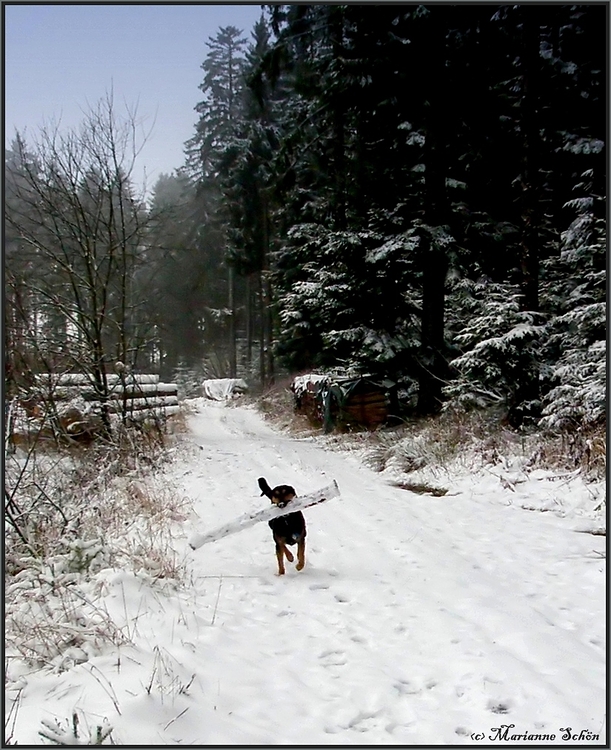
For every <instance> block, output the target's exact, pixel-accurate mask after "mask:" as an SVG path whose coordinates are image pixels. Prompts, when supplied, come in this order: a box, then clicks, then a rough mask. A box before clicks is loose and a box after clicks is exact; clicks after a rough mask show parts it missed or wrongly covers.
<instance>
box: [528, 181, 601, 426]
mask: <svg viewBox="0 0 611 750" xmlns="http://www.w3.org/2000/svg"><path fill="white" fill-rule="evenodd" d="M591 177H592V175H591V172H585V173H584V174H583V175H582V182H580V183H579V185H578V186H577V189H578V190H581V191H585V192H586V193H587V192H588V191H589V190H590V188H591V186H590V184H589V181H590V180H591ZM595 204H596V200H595V199H594V198H592V197H583V198H580V199H579V198H578V199H575V200H573V201H569V203H567V204H566V207H567V208H572V209H574V210H576V212H577V216H576V218H575V220H574V221H573V222H572V223H571V225H570V226H569V227H568V229H567V230H566V231H565V232H564V233H563V234H562V237H561V243H560V253H559V255H558V256H556V257H554V258H552V259H550V260H549V261H548V262H547V263H546V264H545V267H544V270H545V273H546V276H547V280H546V283H545V284H544V285H543V290H542V300H543V303H544V304H545V305H546V306H548V307H549V308H550V309H551V310H552V312H553V317H552V318H551V320H550V322H549V323H548V326H547V330H546V334H547V336H546V339H547V340H546V350H545V354H546V357H547V358H548V359H550V360H552V364H551V367H550V372H549V386H550V387H549V390H548V392H547V393H546V394H545V396H544V400H543V417H542V420H541V425H542V426H543V427H545V428H547V429H554V430H558V429H565V428H569V429H574V428H576V427H581V426H584V427H590V426H592V425H596V424H602V423H603V422H604V420H605V409H606V393H605V392H606V353H607V347H606V306H605V288H606V234H605V225H604V221H603V220H602V219H597V218H596V216H595V214H594V209H595V207H596V206H595Z"/></svg>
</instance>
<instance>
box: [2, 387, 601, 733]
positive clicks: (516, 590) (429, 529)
mask: <svg viewBox="0 0 611 750" xmlns="http://www.w3.org/2000/svg"><path fill="white" fill-rule="evenodd" d="M196 407H197V411H196V413H195V414H194V415H193V416H192V417H191V418H190V428H191V434H190V436H189V437H188V439H186V440H185V448H184V451H183V454H182V456H181V458H180V459H179V460H178V461H176V462H175V463H174V464H173V465H171V466H170V467H169V468H167V469H166V470H165V472H166V478H167V482H168V483H171V484H173V485H174V486H177V487H182V491H183V492H184V493H186V494H187V495H189V496H190V497H191V498H192V499H193V501H194V516H193V518H192V520H191V521H189V522H187V523H186V524H184V526H183V527H181V531H180V533H179V534H177V537H176V541H175V544H176V546H177V548H178V551H179V552H180V554H181V555H183V556H184V558H185V560H187V561H188V567H189V571H190V573H189V580H187V581H186V582H185V585H183V586H180V587H175V588H173V587H171V586H167V585H166V587H165V588H164V587H160V586H158V585H155V586H151V585H150V579H149V578H141V577H139V576H137V575H136V576H135V575H132V574H129V573H127V572H122V571H120V570H114V571H111V570H108V571H106V572H105V578H104V585H103V586H99V587H98V589H99V590H98V593H97V597H98V598H97V599H96V604H97V606H98V607H99V608H100V609H101V610H102V609H103V610H105V611H107V612H108V613H109V614H110V615H111V616H112V618H113V619H114V620H115V622H116V623H117V624H118V625H119V627H121V628H122V630H123V632H124V633H125V634H126V635H127V636H128V639H129V643H127V644H125V645H122V646H117V647H114V648H110V647H109V648H108V650H107V651H106V653H105V655H98V656H93V657H92V658H90V659H89V660H88V661H86V662H84V663H81V664H76V665H75V666H74V667H73V668H71V669H69V670H67V671H62V672H59V673H56V672H53V671H51V670H48V671H38V672H32V671H31V672H29V673H28V672H27V670H25V669H23V670H22V673H21V675H19V674H18V671H19V670H18V669H17V667H16V666H13V667H12V675H11V679H12V680H13V682H12V683H11V684H10V686H9V687H10V690H11V691H12V692H9V697H11V696H13V697H14V695H15V694H16V690H17V689H18V688H19V689H20V692H19V695H20V704H19V709H18V711H17V712H14V716H16V719H15V722H14V731H13V738H14V740H16V741H17V742H18V743H19V744H28V743H39V742H40V737H39V736H38V729H39V728H40V722H41V720H46V721H54V720H57V721H59V722H60V723H61V724H62V726H66V719H67V718H68V717H70V716H71V715H72V713H73V711H75V710H76V711H77V712H79V716H80V717H81V723H83V722H88V723H89V724H90V726H91V727H93V726H95V725H96V724H103V723H104V719H107V720H108V723H109V724H110V725H111V726H112V739H113V740H114V742H116V743H117V744H125V745H132V744H141V745H161V744H183V745H188V744H195V745H221V744H229V745H258V744H266V745H267V744H284V745H291V744H303V745H324V744H338V745H377V744H390V745H392V744H399V745H422V744H431V743H433V744H440V745H460V744H469V745H473V744H478V743H480V744H482V745H485V744H490V742H491V741H492V742H494V741H495V740H494V739H493V738H495V732H496V729H495V728H499V731H500V732H501V735H499V736H496V740H498V742H499V744H502V743H503V741H505V742H506V741H507V740H508V739H509V737H510V736H511V735H512V734H513V735H518V734H519V735H525V736H526V739H524V738H522V739H519V740H517V742H518V743H519V742H526V743H528V742H529V740H528V736H529V735H530V736H531V737H533V739H531V744H536V745H541V744H546V742H545V740H544V739H541V737H542V736H549V737H550V740H551V744H563V741H562V737H563V735H566V732H567V731H569V730H568V729H567V728H569V727H570V728H571V729H570V733H572V734H573V735H578V734H579V732H582V731H583V732H584V733H585V732H587V733H589V734H583V735H582V739H586V740H588V738H591V740H590V742H589V743H586V744H591V745H592V746H595V745H602V744H604V743H605V741H606V725H605V713H604V712H605V559H604V551H605V537H603V536H597V535H593V534H590V533H579V532H580V531H581V532H583V531H584V530H585V529H587V528H593V527H594V526H595V525H597V523H598V521H597V519H596V514H595V513H594V507H595V506H596V505H597V504H598V503H599V502H600V499H602V495H601V498H600V499H599V500H598V501H595V500H593V498H592V497H591V494H588V493H592V492H593V489H592V488H590V489H588V487H587V486H586V485H584V484H583V483H581V480H580V479H579V478H571V477H567V478H565V479H564V480H560V481H556V482H552V481H549V479H547V478H545V476H544V475H543V474H542V473H539V474H537V473H533V474H531V475H529V476H528V477H527V476H526V475H525V476H524V477H523V478H522V479H523V481H511V480H510V479H507V478H506V477H505V484H503V483H502V482H501V481H500V478H499V477H498V476H493V474H492V473H491V472H490V471H482V472H480V473H478V474H477V475H468V474H466V473H465V474H464V475H462V476H460V477H455V478H454V479H452V480H451V481H450V480H449V479H448V478H446V481H445V485H446V486H449V492H448V494H446V495H445V496H443V497H432V496H430V495H420V494H414V493H412V492H409V491H406V490H403V489H399V488H397V487H393V486H390V484H389V482H388V478H386V477H385V475H383V474H376V473H374V472H373V471H371V470H369V469H367V468H365V467H364V466H363V465H362V464H361V463H360V462H359V461H358V459H357V457H356V456H354V455H349V454H346V453H341V452H336V451H330V450H328V449H325V448H324V439H318V438H305V439H295V438H291V437H288V436H286V435H284V434H281V433H278V432H275V431H274V430H273V429H271V428H270V427H269V426H268V425H267V424H265V423H264V422H263V421H262V418H261V417H260V416H259V415H258V414H257V413H256V412H255V411H254V410H253V409H249V408H242V407H237V408H235V407H234V408H229V407H226V406H224V405H222V404H216V403H210V402H205V401H203V400H197V402H196ZM260 476H264V477H266V479H267V480H268V481H269V482H270V484H271V485H272V486H273V485H275V484H281V483H288V484H291V485H293V486H294V487H295V488H296V489H297V492H298V493H299V494H301V493H306V492H311V491H314V490H317V489H319V488H320V487H323V486H324V485H326V484H329V482H331V481H332V480H334V479H335V480H337V482H338V484H339V487H340V490H341V493H342V496H341V498H339V499H333V500H330V501H328V502H326V503H324V504H322V505H320V506H317V507H315V508H312V509H310V510H308V511H306V512H305V515H306V519H307V522H308V548H307V563H306V567H305V569H304V570H303V571H302V572H300V573H298V572H296V570H295V568H294V566H292V565H289V566H288V569H287V574H286V575H285V576H284V577H278V576H277V575H276V560H275V555H274V544H273V541H272V538H271V532H270V530H269V528H268V527H267V524H264V523H261V524H257V525H256V526H253V527H251V528H247V529H245V530H244V531H242V532H240V533H236V534H233V535H231V536H227V537H225V538H223V539H221V540H219V541H216V542H214V543H211V544H206V545H204V546H203V547H201V548H200V549H198V550H196V551H191V550H190V549H189V548H188V545H187V540H188V538H189V535H190V534H191V533H192V532H193V531H194V530H198V531H206V530H208V529H211V528H215V527H217V526H218V525H220V524H223V523H225V522H231V521H232V520H234V519H235V518H237V517H239V516H240V515H242V514H243V513H247V512H252V511H254V510H257V509H258V508H260V507H263V506H264V504H265V503H267V500H266V499H265V498H261V497H260V495H259V491H258V487H257V478H258V477H260ZM514 479H515V478H514ZM529 506H530V507H533V508H537V510H536V511H528V510H525V507H529ZM543 510H548V511H549V512H540V511H543ZM588 524H589V526H588ZM504 726H506V727H510V728H509V729H503V727H504ZM502 733H505V736H503V735H502ZM535 735H536V736H537V738H536V739H535V738H534V736H535ZM552 735H553V736H554V737H553V739H552V738H551V736H552ZM566 744H570V742H566Z"/></svg>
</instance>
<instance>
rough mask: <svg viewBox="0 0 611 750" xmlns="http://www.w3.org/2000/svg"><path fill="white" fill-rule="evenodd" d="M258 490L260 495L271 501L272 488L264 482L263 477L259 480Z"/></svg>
mask: <svg viewBox="0 0 611 750" xmlns="http://www.w3.org/2000/svg"><path fill="white" fill-rule="evenodd" d="M259 488H260V489H261V494H262V495H265V496H266V497H269V499H270V500H271V499H272V488H271V487H270V486H269V484H268V483H267V482H266V481H265V479H264V478H263V477H260V478H259Z"/></svg>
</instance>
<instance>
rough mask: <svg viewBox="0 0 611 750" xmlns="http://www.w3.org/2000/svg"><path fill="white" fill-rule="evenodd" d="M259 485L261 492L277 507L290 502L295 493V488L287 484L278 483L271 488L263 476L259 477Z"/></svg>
mask: <svg viewBox="0 0 611 750" xmlns="http://www.w3.org/2000/svg"><path fill="white" fill-rule="evenodd" d="M259 487H260V489H261V494H262V495H266V496H267V497H269V499H270V500H271V501H272V503H273V504H274V505H277V506H278V507H279V508H284V506H285V505H287V504H288V503H290V502H291V500H292V499H293V498H294V497H295V495H296V494H297V493H296V492H295V489H294V488H293V487H291V486H290V485H289V484H279V485H278V486H277V487H274V489H273V490H272V488H271V487H270V486H269V484H268V483H267V482H266V481H265V479H264V478H263V477H261V478H260V479H259Z"/></svg>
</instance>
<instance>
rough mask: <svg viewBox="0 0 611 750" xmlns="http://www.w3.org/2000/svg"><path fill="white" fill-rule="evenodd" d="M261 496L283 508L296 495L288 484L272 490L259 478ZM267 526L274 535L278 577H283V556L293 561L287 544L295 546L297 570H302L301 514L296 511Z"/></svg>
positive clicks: (270, 522)
mask: <svg viewBox="0 0 611 750" xmlns="http://www.w3.org/2000/svg"><path fill="white" fill-rule="evenodd" d="M259 487H260V488H261V494H262V495H266V496H267V497H269V499H270V500H271V501H272V503H274V505H277V506H278V507H280V508H284V507H285V506H286V505H287V503H289V502H290V501H291V500H292V499H293V498H294V497H295V495H296V494H297V493H296V492H295V490H294V489H293V488H292V487H291V486H290V485H288V484H279V485H278V486H277V487H274V489H273V490H272V488H271V487H270V486H269V484H268V483H267V482H266V481H265V479H263V477H261V478H260V479H259ZM269 526H270V528H271V530H272V533H273V535H274V542H276V558H277V559H278V575H279V576H282V575H284V556H285V555H286V559H287V560H288V561H289V562H293V560H294V559H295V558H294V557H293V553H292V552H291V551H290V550H289V549H288V548H287V546H286V545H287V544H290V545H293V544H296V545H297V565H296V566H295V567H296V568H297V570H302V568H303V566H304V565H305V540H306V524H305V518H304V517H303V513H302V512H301V511H300V510H298V511H296V512H295V513H287V515H285V516H279V517H278V518H274V519H273V520H271V521H269Z"/></svg>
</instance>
